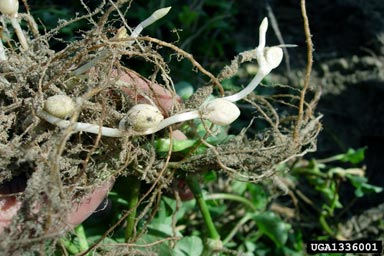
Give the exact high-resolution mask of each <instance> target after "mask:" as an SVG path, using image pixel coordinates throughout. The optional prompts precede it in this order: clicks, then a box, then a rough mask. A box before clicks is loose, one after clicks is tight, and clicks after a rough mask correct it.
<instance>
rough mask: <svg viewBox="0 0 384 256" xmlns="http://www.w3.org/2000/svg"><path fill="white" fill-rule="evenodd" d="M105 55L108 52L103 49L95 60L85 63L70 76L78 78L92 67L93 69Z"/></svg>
mask: <svg viewBox="0 0 384 256" xmlns="http://www.w3.org/2000/svg"><path fill="white" fill-rule="evenodd" d="M107 54H108V50H106V49H103V50H102V51H101V52H100V53H99V54H98V55H97V56H96V57H95V58H93V59H92V60H90V61H89V62H87V63H85V64H84V65H83V66H81V67H79V68H77V69H76V70H74V71H73V72H72V75H74V76H78V75H81V74H83V73H85V72H87V71H88V70H90V69H91V68H92V67H94V66H95V65H96V64H97V62H99V60H101V59H104V58H105V57H106V56H107Z"/></svg>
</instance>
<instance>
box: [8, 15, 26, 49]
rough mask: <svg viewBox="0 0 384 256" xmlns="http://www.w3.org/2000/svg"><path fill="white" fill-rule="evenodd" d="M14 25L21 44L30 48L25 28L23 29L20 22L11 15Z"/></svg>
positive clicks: (24, 47)
mask: <svg viewBox="0 0 384 256" xmlns="http://www.w3.org/2000/svg"><path fill="white" fill-rule="evenodd" d="M11 24H12V27H13V28H14V29H15V32H16V35H17V38H19V41H20V45H21V47H22V48H23V49H24V50H28V48H29V47H28V43H27V39H26V38H25V35H24V32H23V30H21V27H20V24H19V22H18V21H17V19H16V18H15V17H11Z"/></svg>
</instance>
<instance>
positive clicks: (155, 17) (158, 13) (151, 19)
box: [131, 7, 172, 43]
mask: <svg viewBox="0 0 384 256" xmlns="http://www.w3.org/2000/svg"><path fill="white" fill-rule="evenodd" d="M171 8H172V7H165V8H161V9H158V10H156V11H155V12H154V13H152V15H151V16H149V17H148V18H146V19H145V20H144V21H142V22H140V24H139V25H137V27H136V28H135V29H134V30H133V32H132V34H131V37H138V36H139V34H140V33H141V31H143V29H144V28H146V27H148V26H149V25H151V24H152V23H154V22H156V21H157V20H159V19H161V18H163V17H164V16H165V15H167V14H168V12H169V11H170V10H171ZM131 43H132V42H131Z"/></svg>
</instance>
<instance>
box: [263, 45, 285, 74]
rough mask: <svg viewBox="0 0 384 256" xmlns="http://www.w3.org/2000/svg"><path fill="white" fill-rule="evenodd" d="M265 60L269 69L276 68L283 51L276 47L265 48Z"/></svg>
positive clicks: (281, 58)
mask: <svg viewBox="0 0 384 256" xmlns="http://www.w3.org/2000/svg"><path fill="white" fill-rule="evenodd" d="M265 59H266V61H267V63H268V65H269V66H268V67H269V68H270V69H274V68H277V67H278V66H279V65H280V63H281V61H282V60H283V50H282V49H281V48H280V47H278V46H273V47H270V48H267V49H266V51H265Z"/></svg>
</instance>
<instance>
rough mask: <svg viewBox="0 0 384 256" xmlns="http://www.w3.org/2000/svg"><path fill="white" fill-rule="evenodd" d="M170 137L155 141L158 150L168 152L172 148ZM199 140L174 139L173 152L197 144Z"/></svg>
mask: <svg viewBox="0 0 384 256" xmlns="http://www.w3.org/2000/svg"><path fill="white" fill-rule="evenodd" d="M170 141H171V140H170V139H169V138H166V139H164V138H163V139H158V140H156V141H155V148H156V151H157V152H168V151H169V148H170ZM196 142H197V140H175V139H173V140H172V152H179V151H182V150H185V149H187V148H190V147H192V146H193V145H195V143H196Z"/></svg>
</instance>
